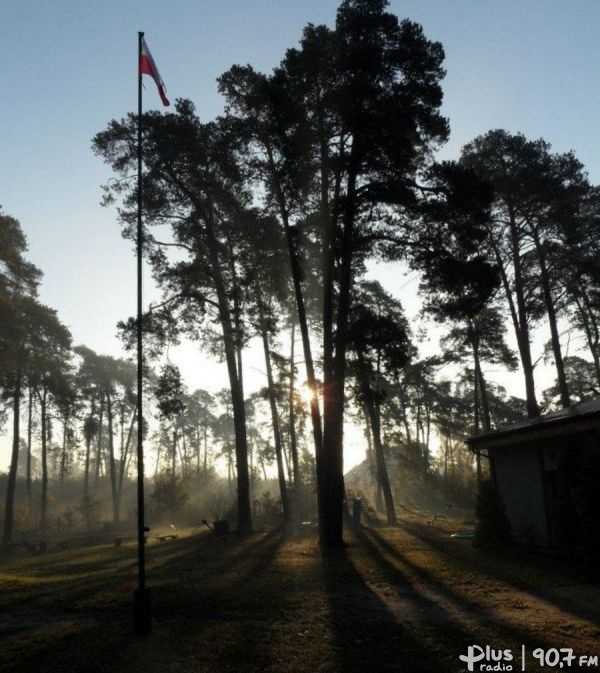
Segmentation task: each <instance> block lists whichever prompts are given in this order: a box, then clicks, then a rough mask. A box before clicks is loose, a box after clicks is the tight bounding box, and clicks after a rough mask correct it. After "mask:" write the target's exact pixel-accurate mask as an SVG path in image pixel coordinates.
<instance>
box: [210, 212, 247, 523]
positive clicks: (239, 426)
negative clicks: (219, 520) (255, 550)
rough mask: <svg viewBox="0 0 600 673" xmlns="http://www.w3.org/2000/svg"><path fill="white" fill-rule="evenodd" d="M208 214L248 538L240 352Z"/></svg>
mask: <svg viewBox="0 0 600 673" xmlns="http://www.w3.org/2000/svg"><path fill="white" fill-rule="evenodd" d="M212 216H213V214H212V213H209V216H208V217H207V218H206V234H207V237H206V238H207V244H208V249H209V258H210V263H211V271H212V275H213V279H214V282H215V289H216V294H217V302H218V305H219V319H220V322H221V328H222V331H223V345H224V347H225V361H226V363H227V372H228V374H229V384H230V388H231V403H232V406H233V424H234V428H235V453H236V461H237V481H238V501H237V504H238V508H237V509H238V521H237V532H238V535H249V534H250V533H251V532H252V512H251V508H250V477H249V473H248V443H247V437H246V407H245V402H244V390H243V386H242V379H241V371H238V366H239V365H240V364H241V363H240V353H239V352H238V353H237V358H236V340H235V335H234V330H233V326H232V324H231V315H230V311H229V306H228V300H227V293H226V290H225V283H224V279H223V275H222V273H221V263H220V259H219V251H218V245H217V240H216V238H215V233H214V231H213V222H212Z"/></svg>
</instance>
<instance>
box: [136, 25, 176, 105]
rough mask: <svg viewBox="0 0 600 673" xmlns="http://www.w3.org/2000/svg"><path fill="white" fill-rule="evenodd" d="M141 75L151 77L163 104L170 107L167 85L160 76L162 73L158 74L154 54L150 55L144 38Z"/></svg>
mask: <svg viewBox="0 0 600 673" xmlns="http://www.w3.org/2000/svg"><path fill="white" fill-rule="evenodd" d="M140 75H150V77H152V79H153V80H154V82H155V83H156V86H157V88H158V93H159V95H160V99H161V101H162V103H163V105H166V106H169V105H171V103H170V102H169V99H168V98H167V96H166V91H167V89H166V87H165V83H164V82H163V81H162V77H161V76H160V73H159V72H158V68H157V67H156V63H155V62H154V59H153V58H152V54H151V53H150V49H148V45H147V44H146V40H145V39H144V38H142V56H141V58H140Z"/></svg>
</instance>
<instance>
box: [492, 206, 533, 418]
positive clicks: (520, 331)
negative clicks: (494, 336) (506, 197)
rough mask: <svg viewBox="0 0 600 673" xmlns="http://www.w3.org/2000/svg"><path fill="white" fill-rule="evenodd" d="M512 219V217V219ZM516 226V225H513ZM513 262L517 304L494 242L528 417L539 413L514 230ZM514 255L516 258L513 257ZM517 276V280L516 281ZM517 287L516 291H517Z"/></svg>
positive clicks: (516, 239)
mask: <svg viewBox="0 0 600 673" xmlns="http://www.w3.org/2000/svg"><path fill="white" fill-rule="evenodd" d="M513 221H514V219H513ZM514 226H516V225H514ZM513 239H514V240H513V247H512V249H513V263H514V264H515V265H516V266H515V295H516V298H517V306H515V302H514V299H513V296H512V292H511V289H510V283H509V281H508V276H507V273H506V269H505V267H504V263H503V262H502V258H501V256H500V252H499V250H498V248H497V246H496V244H495V243H493V248H494V253H495V256H496V261H497V263H498V270H499V271H500V278H501V280H502V287H503V288H504V294H505V296H506V301H507V302H508V307H509V310H510V315H511V319H512V323H513V328H514V330H515V336H516V339H517V347H518V349H519V357H520V359H521V366H522V368H523V376H524V378H525V397H526V404H527V415H528V416H529V417H530V418H534V417H536V416H539V415H540V408H539V406H538V403H537V399H536V395H535V382H534V378H533V363H532V360H531V344H530V342H529V328H528V324H527V314H526V311H525V302H524V299H523V282H522V274H521V267H520V260H519V252H518V238H517V235H516V231H515V233H514V237H513ZM515 255H516V258H515ZM517 276H518V279H519V282H518V283H517ZM517 288H518V291H517Z"/></svg>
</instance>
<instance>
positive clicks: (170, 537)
mask: <svg viewBox="0 0 600 673" xmlns="http://www.w3.org/2000/svg"><path fill="white" fill-rule="evenodd" d="M157 537H158V541H159V542H164V541H165V540H176V539H177V535H176V534H174V533H168V534H167V535H158V536H157Z"/></svg>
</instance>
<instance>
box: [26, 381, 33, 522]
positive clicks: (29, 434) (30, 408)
mask: <svg viewBox="0 0 600 673" xmlns="http://www.w3.org/2000/svg"><path fill="white" fill-rule="evenodd" d="M33 399H34V398H33V387H32V386H31V385H29V399H28V405H27V510H28V511H29V512H31V510H32V507H33V495H32V492H31V437H32V432H33Z"/></svg>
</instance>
